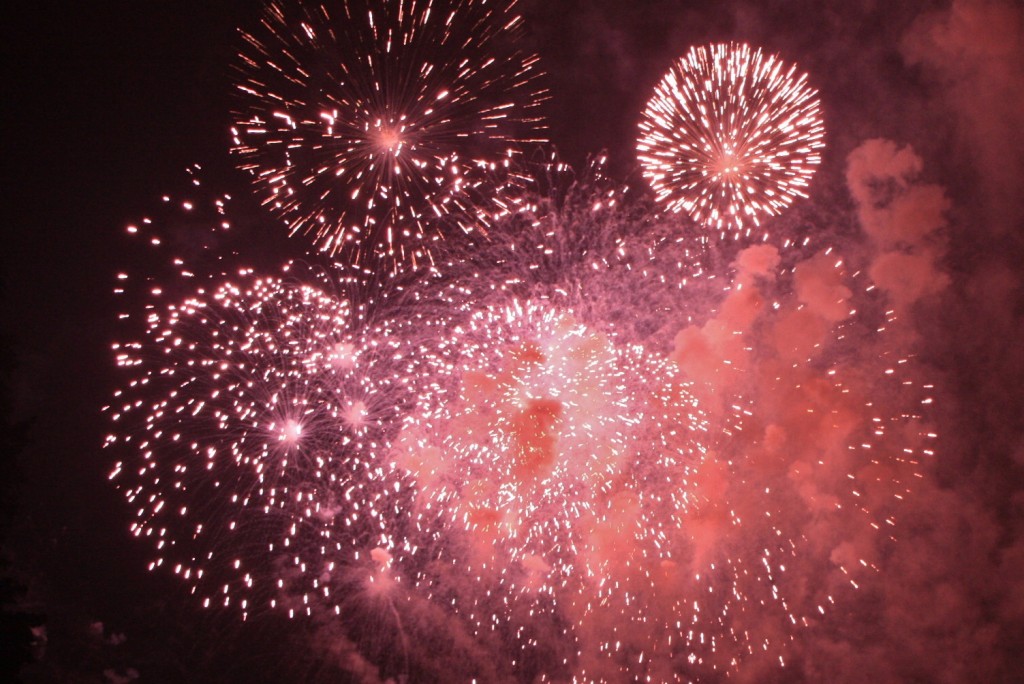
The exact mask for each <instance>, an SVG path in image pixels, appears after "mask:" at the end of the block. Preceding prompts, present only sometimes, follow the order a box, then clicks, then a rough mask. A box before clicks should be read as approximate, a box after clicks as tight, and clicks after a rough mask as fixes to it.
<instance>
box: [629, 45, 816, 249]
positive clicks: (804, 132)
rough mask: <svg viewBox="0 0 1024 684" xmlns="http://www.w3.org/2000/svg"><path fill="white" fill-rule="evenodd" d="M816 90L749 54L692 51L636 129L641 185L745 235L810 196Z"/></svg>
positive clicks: (737, 48)
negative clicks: (807, 192)
mask: <svg viewBox="0 0 1024 684" xmlns="http://www.w3.org/2000/svg"><path fill="white" fill-rule="evenodd" d="M823 138H824V125H823V123H822V119H821V112H820V103H819V101H818V97H817V91H815V90H814V89H813V88H811V87H810V86H809V85H808V84H807V76H806V74H802V75H799V76H798V75H797V73H796V65H788V64H786V63H784V62H782V61H781V60H779V58H778V57H776V56H774V55H765V54H764V53H762V52H761V50H759V49H757V50H752V49H751V48H750V46H748V45H737V44H731V43H730V44H725V43H720V44H715V45H710V46H708V47H696V48H692V49H691V50H690V51H689V53H687V55H686V56H685V57H682V58H680V59H679V60H678V61H677V62H676V63H675V65H674V66H673V67H672V70H671V71H669V73H668V74H666V75H665V77H664V78H663V79H662V81H661V83H659V84H658V86H657V87H656V88H655V92H654V97H652V98H651V100H650V101H649V102H648V103H647V108H646V109H645V110H644V113H643V117H642V118H641V121H640V138H639V140H638V141H637V152H638V155H639V159H640V163H641V165H642V166H643V173H644V177H645V178H646V179H647V180H648V181H649V182H650V184H651V187H652V188H654V192H655V193H656V195H657V197H658V200H659V202H661V203H663V204H664V205H665V207H666V208H667V209H668V210H670V211H672V212H676V213H678V212H680V211H685V212H686V213H687V214H689V215H690V216H691V217H692V218H693V219H694V221H696V222H698V223H700V224H702V225H705V226H707V227H710V228H713V229H715V230H717V231H720V232H721V233H722V234H723V235H724V234H725V233H726V232H729V231H733V232H735V234H737V235H740V234H744V233H745V234H746V235H749V234H750V231H751V230H752V228H753V227H754V226H757V225H759V223H760V220H761V218H763V217H764V216H772V215H776V214H778V213H779V212H780V211H781V210H782V209H784V208H785V207H787V206H788V205H789V204H790V203H792V202H793V200H794V199H795V198H796V197H806V196H807V195H806V192H805V189H806V188H807V185H808V182H809V180H810V178H811V176H812V175H813V174H814V171H815V167H816V166H817V165H818V164H819V163H820V161H821V152H820V151H821V149H822V147H823V146H824V142H823Z"/></svg>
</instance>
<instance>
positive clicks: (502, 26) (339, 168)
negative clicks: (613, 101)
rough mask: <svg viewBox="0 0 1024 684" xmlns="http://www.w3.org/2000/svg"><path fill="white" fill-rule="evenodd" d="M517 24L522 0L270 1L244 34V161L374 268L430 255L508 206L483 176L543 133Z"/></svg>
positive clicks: (536, 88) (298, 224) (284, 202)
mask: <svg viewBox="0 0 1024 684" xmlns="http://www.w3.org/2000/svg"><path fill="white" fill-rule="evenodd" d="M521 24H522V20H521V19H520V18H519V16H518V15H516V14H515V3H514V1H513V2H479V1H478V0H393V1H390V2H386V3H379V2H372V1H369V0H345V1H344V2H341V3H337V4H333V3H332V4H330V5H326V4H325V5H319V6H316V5H313V6H307V7H297V6H294V5H291V4H289V3H276V2H275V3H272V4H271V5H270V6H269V8H268V9H267V11H266V13H265V15H264V18H263V21H262V24H261V26H260V30H259V31H255V32H252V33H243V38H244V41H245V49H244V50H243V51H242V53H241V62H240V71H241V78H240V80H239V82H238V90H239V93H240V98H239V105H240V106H239V108H238V111H237V113H236V123H235V125H234V127H233V129H232V132H233V135H234V149H235V151H236V152H237V154H238V155H239V157H240V158H241V160H242V168H244V169H246V170H248V171H251V173H252V174H253V178H254V181H255V183H256V184H257V186H258V188H259V192H260V194H261V196H262V197H263V200H264V202H265V203H266V204H267V205H268V206H269V207H270V208H271V209H272V210H273V212H274V213H275V214H276V215H277V216H279V217H280V218H281V219H282V220H283V221H284V222H285V223H286V224H287V226H288V228H289V230H290V231H291V232H292V233H296V232H301V233H309V234H311V235H312V236H313V238H314V240H315V242H316V244H317V246H318V247H319V248H320V249H321V250H322V251H324V252H327V253H330V254H335V255H340V256H342V257H343V258H345V259H346V260H348V261H349V262H350V263H353V264H355V265H357V266H362V267H364V268H368V269H374V270H384V271H394V270H399V269H401V268H402V267H405V266H409V265H413V266H415V265H417V264H421V263H424V264H429V263H431V262H432V257H433V254H434V249H435V247H434V245H433V243H434V242H435V241H436V240H439V239H441V236H442V235H443V234H444V233H445V232H446V231H450V230H451V228H452V227H453V226H457V227H458V228H457V229H460V230H461V231H464V232H473V231H486V228H487V226H488V225H489V224H490V223H491V222H492V221H493V220H495V217H500V216H501V215H503V214H504V213H506V212H507V208H506V207H505V203H504V202H503V201H502V199H501V196H500V195H499V194H497V193H490V192H481V191H480V186H481V185H482V184H485V183H487V182H489V181H490V180H491V179H492V178H493V177H494V173H495V172H496V171H497V172H500V171H501V170H502V169H503V168H504V166H506V165H507V164H508V163H509V155H510V154H511V148H510V147H509V146H510V145H513V144H521V143H526V142H529V141H541V140H543V124H542V121H541V118H540V115H539V113H538V111H537V110H538V107H539V105H540V104H541V103H542V102H543V100H544V99H545V91H544V89H543V87H542V86H540V85H539V84H538V78H539V76H540V74H539V70H538V69H537V67H536V63H537V57H536V56H534V55H527V54H523V53H521V52H520V51H519V50H518V47H517V41H518V39H519V35H520V32H521ZM508 182H509V183H510V184H514V183H515V180H514V179H509V180H508Z"/></svg>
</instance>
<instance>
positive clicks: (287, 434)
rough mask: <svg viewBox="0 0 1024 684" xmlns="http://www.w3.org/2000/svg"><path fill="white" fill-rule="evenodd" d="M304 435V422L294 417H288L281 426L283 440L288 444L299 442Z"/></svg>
mask: <svg viewBox="0 0 1024 684" xmlns="http://www.w3.org/2000/svg"><path fill="white" fill-rule="evenodd" d="M301 437H302V423H300V422H299V421H297V420H294V419H288V420H286V421H285V422H284V425H282V426H281V441H282V442H284V444H285V445H287V446H294V445H296V444H298V442H299V439H300V438H301Z"/></svg>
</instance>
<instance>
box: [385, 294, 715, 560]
mask: <svg viewBox="0 0 1024 684" xmlns="http://www.w3.org/2000/svg"><path fill="white" fill-rule="evenodd" d="M453 344H454V346H455V347H456V348H457V349H459V350H460V352H461V353H462V357H461V358H460V359H458V360H457V361H456V363H455V364H454V365H452V366H449V367H448V368H449V369H450V370H448V371H447V372H448V373H450V383H449V382H445V383H439V386H438V387H437V391H436V393H435V394H433V395H432V396H429V397H427V398H426V399H425V400H424V401H423V402H422V406H421V410H419V411H417V412H416V414H415V416H414V417H413V418H412V419H410V420H408V421H407V425H406V430H405V433H404V435H403V438H402V440H401V445H400V448H399V456H398V461H399V464H400V465H402V466H403V467H404V468H405V469H407V470H408V471H409V472H410V473H412V474H413V475H414V476H415V477H416V479H417V483H418V486H419V488H420V491H421V492H423V493H424V494H426V495H427V497H428V498H429V499H430V500H431V501H432V502H434V504H436V509H435V510H437V509H440V510H442V511H446V512H447V515H448V516H449V525H453V526H455V527H457V528H461V529H464V530H465V531H466V532H467V533H469V534H470V535H471V536H472V538H473V539H474V540H476V541H480V542H483V544H482V546H481V548H482V549H484V553H487V554H491V553H494V550H495V548H501V549H502V550H503V553H507V554H508V555H509V556H510V558H511V559H512V560H514V561H518V562H519V563H520V566H521V567H522V568H526V566H528V565H529V566H530V567H534V568H535V567H545V568H552V569H554V571H555V572H557V573H559V574H561V575H563V576H564V575H567V574H571V573H572V572H573V571H574V569H575V568H577V567H580V566H581V565H586V566H588V567H595V566H598V567H599V566H603V565H604V564H605V563H606V562H607V561H608V559H607V558H606V557H604V556H603V553H604V552H603V551H598V549H597V547H598V546H599V545H598V544H597V543H596V542H595V541H594V540H595V539H596V538H607V537H608V536H615V535H624V538H632V539H634V540H638V541H641V540H649V539H650V538H652V537H654V536H657V535H658V534H659V533H658V530H659V529H661V527H662V526H663V525H671V524H673V520H674V516H675V515H678V514H681V513H682V512H683V511H684V510H685V509H686V504H685V502H684V501H683V498H684V497H683V493H684V489H685V487H686V483H687V482H688V478H689V477H690V475H691V471H692V470H693V469H694V468H695V467H696V464H697V463H698V461H699V458H700V452H701V447H700V446H699V443H698V441H697V440H696V439H695V435H696V434H698V433H699V431H700V430H702V429H703V428H702V426H703V419H702V416H701V414H700V412H699V410H698V409H697V408H696V405H695V403H694V402H693V400H692V398H690V397H689V395H688V394H687V393H686V389H685V387H684V386H683V385H682V383H678V382H676V381H674V368H673V367H672V366H671V364H669V363H667V362H665V361H663V360H661V359H658V358H656V357H655V356H653V355H650V354H648V353H646V352H645V351H644V350H642V349H639V348H635V347H623V346H620V345H618V344H616V343H615V342H614V341H613V340H612V339H610V338H608V337H607V336H605V335H601V334H598V333H595V332H594V331H591V330H588V329H587V328H586V327H585V326H583V325H580V324H579V323H578V322H576V321H575V320H574V319H573V317H572V316H571V315H569V314H567V313H564V312H558V311H556V310H554V309H551V308H549V307H548V306H546V305H542V304H526V305H519V304H517V305H514V306H512V307H509V308H508V309H504V310H487V311H484V312H481V313H479V314H478V315H476V316H475V317H474V319H473V320H472V321H471V323H470V325H469V327H468V328H466V329H463V330H461V331H459V332H458V333H457V334H456V338H455V340H453ZM662 392H667V393H670V394H672V395H673V396H674V397H675V398H676V399H682V401H679V402H678V403H675V404H674V406H675V407H676V408H674V409H673V413H674V415H672V416H670V417H669V416H666V415H665V413H664V405H665V404H664V401H663V398H661V397H660V393H662ZM663 420H668V421H671V428H667V427H666V428H665V429H662V428H660V427H657V425H658V424H660V421H663ZM668 424H669V423H668V422H666V423H665V425H668ZM676 428H678V429H676ZM652 430H653V431H654V432H657V433H659V434H658V438H657V439H656V440H651V439H650V436H651V435H650V432H651V431H652ZM669 433H671V434H669ZM652 477H653V478H656V479H657V481H658V484H657V485H656V486H655V487H654V488H653V489H652V488H651V487H650V485H651V483H652V480H651V478H652ZM640 491H643V492H644V493H643V495H640V494H639V493H638V492H640ZM644 496H646V497H647V498H646V500H645V501H644V503H643V504H637V503H635V502H637V501H638V500H639V499H642V498H643V497H644ZM626 502H631V503H630V504H628V505H627V504H626ZM637 506H639V508H640V511H639V516H638V515H636V513H637V512H638V511H637V509H636V507H637ZM431 508H434V505H433V504H432V505H431ZM625 508H628V509H629V511H630V513H629V514H624V510H625ZM645 516H649V517H645ZM641 543H644V542H641ZM531 559H532V560H531ZM538 564H539V565H538ZM524 572H525V570H524Z"/></svg>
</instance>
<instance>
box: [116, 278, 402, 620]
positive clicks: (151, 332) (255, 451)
mask: <svg viewBox="0 0 1024 684" xmlns="http://www.w3.org/2000/svg"><path fill="white" fill-rule="evenodd" d="M360 318H361V316H360V314H359V312H358V311H357V310H353V308H352V307H351V306H350V305H349V303H348V302H346V301H344V300H341V299H339V298H337V297H334V296H331V295H329V294H326V293H325V292H323V291H321V290H319V289H317V288H314V287H311V286H308V285H301V284H296V283H290V282H286V281H283V280H281V279H277V278H266V279H257V278H243V281H242V284H233V283H225V284H223V285H221V286H220V287H217V288H215V289H214V290H213V291H212V292H211V293H210V294H209V295H206V294H203V293H200V294H197V295H195V296H193V297H191V298H188V299H186V300H185V301H183V302H181V303H178V304H170V305H167V306H166V308H165V309H163V310H158V311H155V312H153V313H151V314H150V316H149V318H148V326H147V330H146V337H145V339H144V341H143V342H137V343H130V344H124V345H118V350H119V356H118V363H119V365H121V366H123V367H127V368H131V369H132V370H133V371H135V372H136V373H137V376H136V379H135V380H134V381H132V382H131V383H130V384H129V386H128V388H127V389H126V390H124V391H122V392H119V393H118V396H119V399H118V406H117V407H116V408H113V409H112V412H113V418H114V420H115V421H117V422H118V424H119V425H120V427H121V428H122V430H123V432H121V433H119V434H118V435H115V436H112V437H111V438H109V439H110V441H112V442H122V443H126V444H129V445H134V447H135V448H136V449H137V451H138V455H139V459H138V461H137V462H136V463H134V464H132V463H119V464H118V465H117V467H116V469H115V471H114V473H113V475H112V477H113V478H116V479H117V480H118V481H119V482H120V483H121V487H122V489H123V490H124V492H125V494H126V496H127V498H128V499H129V501H130V502H131V503H132V504H133V506H134V508H135V510H136V522H135V524H134V525H133V531H134V533H135V534H136V535H137V536H141V537H145V538H149V539H151V540H152V542H153V544H154V545H155V548H156V550H157V557H156V559H155V560H154V561H153V562H152V565H151V567H154V568H155V567H157V566H161V565H169V566H171V567H172V568H173V571H174V572H175V573H177V574H179V575H181V576H182V577H183V578H184V579H185V580H186V581H188V582H190V583H191V584H192V585H193V587H194V590H195V591H196V592H197V593H200V595H201V596H204V597H205V601H204V602H205V603H206V604H209V603H210V602H212V601H217V602H220V603H222V604H224V605H229V604H231V605H238V606H240V607H241V609H242V611H243V612H247V611H249V610H252V609H254V608H262V607H270V606H275V605H277V604H279V603H281V604H283V605H284V606H285V607H286V608H287V609H288V610H289V611H291V612H294V611H295V610H296V609H301V610H307V611H308V610H309V600H308V595H309V594H316V595H317V602H318V604H319V605H321V606H322V605H324V602H325V601H326V602H327V604H328V605H331V604H332V602H333V605H335V606H337V605H339V604H338V603H337V602H338V601H340V600H341V599H342V598H343V597H332V595H331V591H332V589H333V588H334V587H336V586H338V585H339V583H340V584H344V583H346V582H348V581H349V580H348V579H347V574H346V573H347V569H349V568H352V567H361V566H362V565H367V564H369V565H370V566H372V565H373V563H374V562H375V561H374V557H373V554H374V553H376V554H377V555H378V556H379V555H380V554H387V556H388V558H391V557H392V556H395V555H397V554H398V553H400V549H398V550H396V545H398V544H399V542H397V541H395V540H396V539H399V540H400V539H402V538H403V537H404V533H403V534H396V529H397V528H398V527H400V526H401V524H402V523H401V522H400V521H399V519H398V516H397V515H394V514H393V513H394V511H399V510H403V509H405V508H408V507H407V506H404V505H400V503H399V502H400V501H401V500H402V498H403V497H404V496H406V491H407V487H406V486H405V485H404V484H403V483H404V482H405V480H404V478H403V477H402V476H401V474H400V473H398V472H397V471H395V470H394V469H393V468H388V467H387V465H386V462H385V460H384V455H385V454H386V451H387V444H388V443H389V440H390V436H391V435H393V434H394V432H395V430H396V429H397V426H398V425H399V422H400V421H399V416H400V415H401V411H402V407H403V406H405V405H407V404H408V403H410V400H409V399H408V398H406V397H407V392H408V391H411V390H410V387H409V383H410V382H411V380H410V378H411V377H412V376H411V374H409V373H405V372H403V368H404V367H405V364H406V356H407V355H406V354H405V353H403V349H402V346H401V344H400V343H399V342H396V341H395V339H394V338H393V337H392V336H391V335H390V331H389V330H388V329H387V328H386V327H382V328H380V329H374V330H363V329H361V328H360V326H359V323H360ZM412 396H415V394H413V395H412ZM375 549H376V550H377V551H376V552H375V551H374V550H375ZM389 565H390V563H389Z"/></svg>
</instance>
